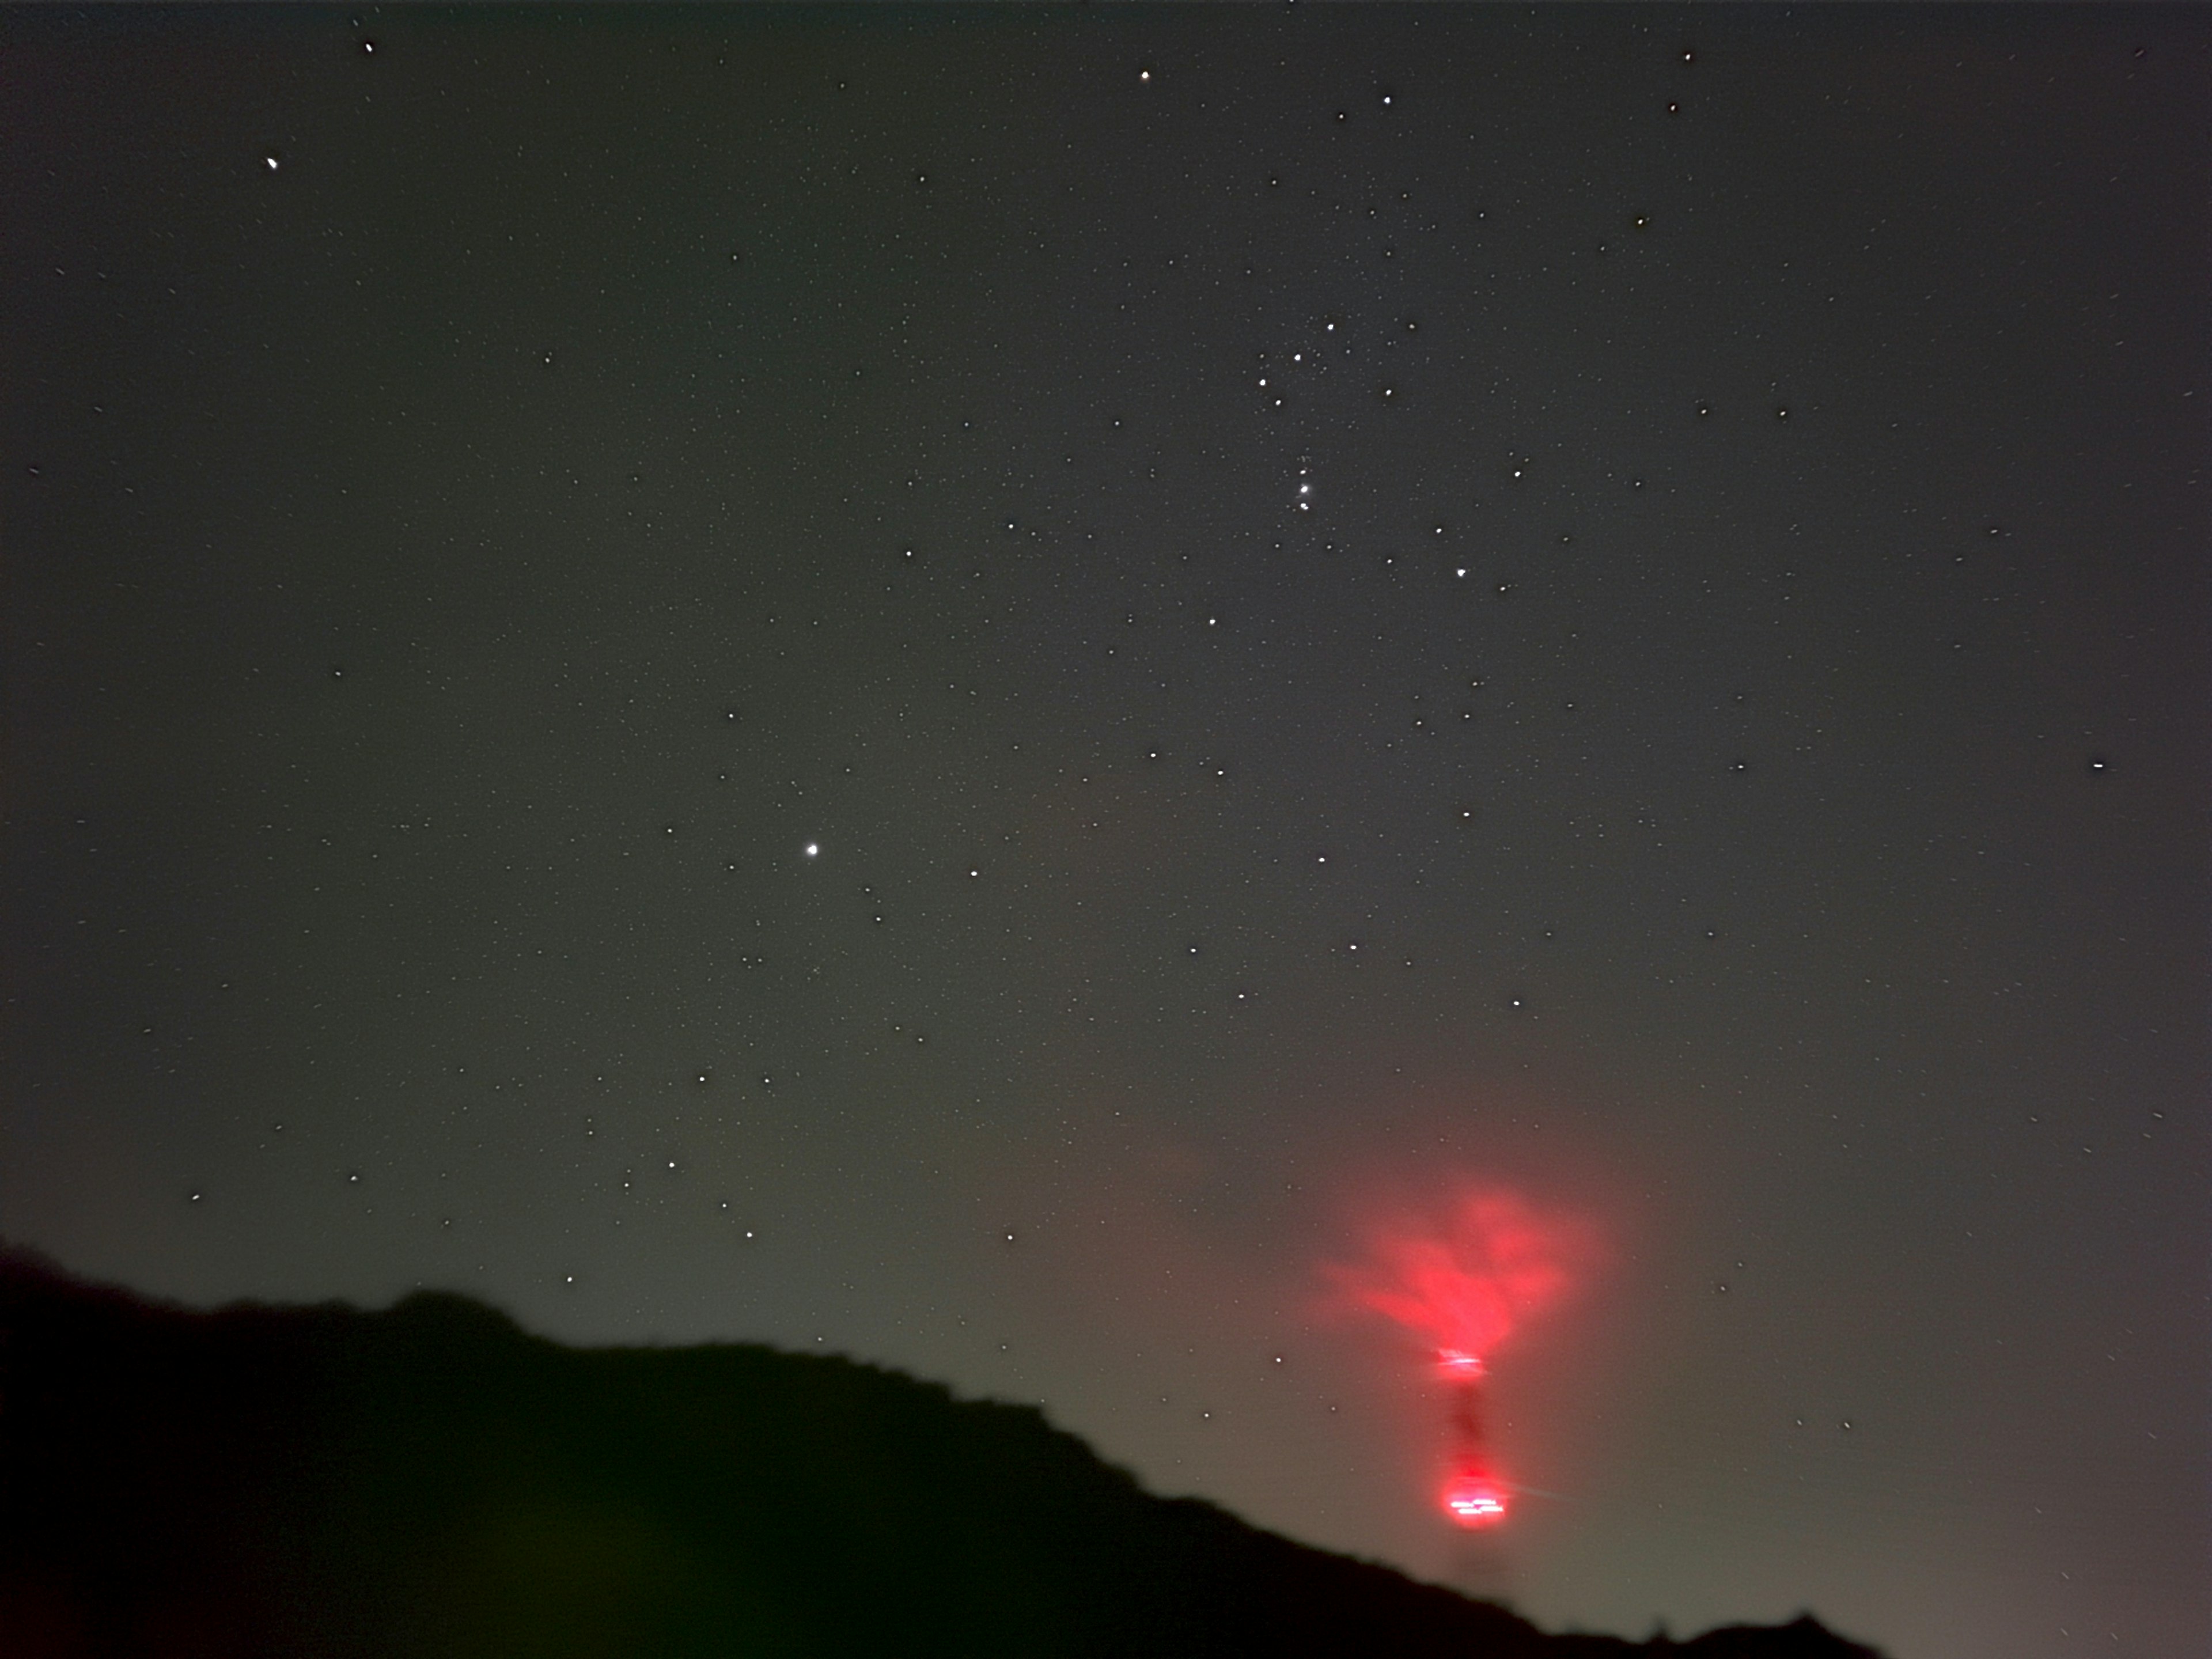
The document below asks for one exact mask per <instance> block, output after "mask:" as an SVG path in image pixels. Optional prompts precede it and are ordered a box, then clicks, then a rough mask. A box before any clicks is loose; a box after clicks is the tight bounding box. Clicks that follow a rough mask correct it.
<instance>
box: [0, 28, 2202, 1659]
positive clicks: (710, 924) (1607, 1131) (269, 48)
mask: <svg viewBox="0 0 2212 1659" xmlns="http://www.w3.org/2000/svg"><path fill="white" fill-rule="evenodd" d="M2208 41H2212V28H2208V25H2207V20H2206V18H2205V16H2204V15H2203V14H2202V13H2200V12H2191V11H2187V10H2184V9H2162V10H2157V11H2149V12H2134V11H2130V10H2125V9H2100V10H2097V11H2094V12H2090V11H2083V10H2069V9H2033V10H2008V9H1995V8H1980V9H1973V10H1972V11H1954V10H1945V9H1922V10H1912V11H1895V10H1890V9H1876V8H1850V9H1828V10H1814V11H1810V12H1805V11H1798V12H1792V13H1783V12H1778V11H1736V10H1731V11H1724V12H1718V11H1717V12H1705V11H1696V12H1690V13H1683V12H1679V11H1663V12H1662V11H1659V10H1656V9H1654V10H1613V9H1572V10H1553V11H1537V12H1534V13H1530V12H1526V11H1513V12H1508V11H1506V10H1504V9H1496V10H1474V11H1454V10H1449V9H1407V10H1399V9H1379V8H1378V9H1363V10H1335V11H1330V10H1320V11H1308V10H1307V9H1305V8H1304V7H1300V8H1297V9H1295V10H1284V11H1277V10H1257V9H1253V10H1236V11H1198V10H1182V11H1149V10H1114V11H1106V12H1094V11H1088V10H1085V11H1078V10H1073V9H1071V10H1060V11H1027V10H990V11H959V10H952V9H943V10H933V11H927V12H913V11H904V10H896V9H866V10H861V11H852V12H839V11H832V10H816V11H809V12H799V13H786V12H781V11H775V10H767V9H762V10H749V11H744V12H736V13H728V12H701V11H690V10H665V11H664V10H633V11H625V12H620V13H614V12H588V13H587V12H574V11H554V10H536V9H533V10H529V11H522V12H513V11H503V10H502V11H478V12H449V11H432V10H427V9H426V10H421V11H415V10H405V9H400V10H386V11H374V10H371V11H366V12H358V13H346V12H338V11H323V10H311V9H284V10H281V11H277V10H267V9H252V10H250V11H228V10H207V9H191V10H188V11H183V12H162V11H153V10H144V9H127V10H124V9H110V10H100V9H93V10H90V11H86V10H81V9H79V10H70V11H67V12H59V11H56V12H47V11H37V10H23V9H17V10H12V11H10V12H9V14H8V15H7V16H6V17H5V18H4V19H0V77H4V85H5V94H4V100H5V104H6V106H7V107H8V108H9V110H10V112H11V118H10V120H9V131H8V134H7V137H6V141H5V145H4V150H3V151H0V155H4V163H3V164H0V165H4V173H0V190H4V200H0V221H3V222H4V224H5V226H6V229H5V231H4V233H0V251H4V261H5V264H4V286H3V287H0V303H4V306H5V319H6V320H5V325H4V327H0V340H4V347H0V349H4V352H5V362H4V364H0V372H3V373H4V383H5V386H6V392H5V395H4V398H0V416H4V422H5V429H4V440H3V441H4V447H5V452H6V460H7V465H6V467H5V476H4V479H3V480H0V511H4V515H5V518H4V524H5V531H6V543H7V548H8V559H7V562H6V578H5V580H6V617H5V629H6V633H5V641H6V652H7V694H6V695H7V702H6V711H7V720H6V741H7V749H6V772H7V802H6V806H7V820H6V832H5V834H6V839H5V860H6V866H5V867H6V878H7V879H6V884H5V888H6V894H7V900H8V905H9V909H8V913H7V919H6V924H5V930H4V951H5V964H6V969H7V981H8V982H7V985H6V990H5V994H6V997H7V1003H6V1018H7V1034H8V1045H9V1060H8V1065H7V1069H6V1081H5V1096H4V1102H0V1232H4V1233H5V1234H6V1235H7V1236H8V1237H11V1238H14V1239H15V1240H18V1241H22V1242H27V1243H32V1244H35V1245H37V1246H39V1247H40V1248H41V1249H46V1250H47V1251H49V1252H51V1253H52V1254H53V1255H56V1256H57V1257H58V1258H59V1259H60V1260H61V1261H64V1263H66V1264H67V1265H69V1266H70V1267H74V1268H76V1269H78V1270H80V1271H82V1272H84V1273H90V1274H94V1275H99V1276H103V1277H110V1278H114V1279H120V1280H123V1281H125V1282H128V1283H130V1284H132V1285H138V1286H141V1287H143V1288H145V1289H147V1290H149V1291H155V1292H159V1293H161V1294H165V1295H171V1296H177V1297H185V1298H188V1299H191V1300H194V1301H197V1302H215V1301H218V1300H222V1299H224V1298H228V1297H238V1296H255V1297H284V1298H294V1297H331V1296H343V1297H350V1298H356V1299H359V1300H362V1301H365V1302H369V1303H382V1302H385V1301H388V1300H389V1299H391V1298H392V1297H396V1296H398V1295H400V1294H403V1293H404V1292H405V1291H407V1290H408V1289H409V1288H410V1287H411V1286H414V1285H446V1286H454V1287H459V1288H462V1289H465V1290H468V1291H472V1292H474V1293H477V1294H479V1295H482V1296H483V1297H486V1298H488V1299H489V1300H491V1301H493V1302H495V1303H496V1304H499V1305H501V1306H502V1307H505V1308H507V1309H508V1310H512V1311H513V1313H515V1314H516V1316H518V1317H520V1318H521V1319H522V1320H523V1321H525V1322H526V1323H528V1324H529V1325H531V1326H532V1327H533V1328H538V1329H541V1330H544V1331H548V1332H551V1333H554V1334H559V1335H562V1336H564V1337H568V1338H572V1339H578V1340H701V1339H709V1338H744V1339H757V1340H769V1341H773V1342H775V1343H778V1344H781V1345H784V1346H791V1347H796V1348H805V1349H806V1350H809V1351H824V1352H848V1353H852V1354H855V1355H859V1356H862V1357H866V1358H872V1359H877V1360H880V1361H883V1362H884V1363H888V1364H895V1365H898V1366H901V1367H904V1368H908V1369H910V1370H915V1371H916V1372H919V1373H921V1374H922V1375H925V1376H933V1377H937V1378H941V1379H944V1380H946V1381H948V1382H951V1383H953V1384H954V1385H955V1386H957V1387H958V1388H959V1389H963V1390H965V1391H968V1392H970V1393H975V1394H987V1395H996V1396H999V1397H1003V1398H1010V1399H1018V1400H1030V1401H1042V1402H1043V1403H1044V1405H1045V1407H1046V1408H1047V1410H1048V1413H1050V1414H1051V1416H1052V1417H1053V1419H1054V1420H1055V1421H1057V1422H1060V1423H1061V1424H1064V1425H1066V1426H1068V1427H1070V1428H1072V1429H1074V1430H1076V1431H1079V1432H1080V1433H1082V1434H1084V1435H1085V1436H1086V1437H1089V1438H1091V1440H1092V1442H1093V1443H1095V1444H1096V1445H1097V1447H1098V1448H1099V1449H1101V1450H1102V1452H1103V1454H1104V1455H1107V1456H1109V1458H1112V1459H1115V1460H1116V1461H1118V1462H1124V1463H1126V1464H1127V1465H1128V1466H1130V1467H1132V1468H1134V1469H1136V1470H1137V1471H1139V1473H1140V1474H1142V1475H1143V1477H1144V1478H1145V1479H1146V1480H1148V1481H1149V1482H1150V1483H1152V1485H1153V1486H1156V1487H1157V1488H1158V1489H1161V1490H1164V1491H1171V1492H1198V1493H1201V1494H1204V1495H1206V1496H1208V1497H1211V1498H1217V1499H1218V1500H1220V1501H1222V1502H1224V1503H1225V1504H1230V1505H1231V1506H1232V1507H1233V1508H1235V1509H1236V1510H1238V1511H1239V1512H1240V1513H1242V1514H1243V1515H1245V1516H1249V1517H1250V1518H1251V1519H1253V1520H1255V1521H1257V1522H1261V1523H1263V1524H1266V1525H1268V1526H1273V1527H1277V1528H1282V1529H1284V1530H1286V1531H1288V1532H1290V1533H1291V1534H1295V1535H1297V1536H1298V1537H1301V1538H1304V1539H1309V1540H1311V1541H1317V1542H1320V1543H1322V1544H1326V1545H1328V1546H1331V1547H1339V1548H1344V1549H1348V1550H1352V1551H1355V1552H1358V1553H1364V1554H1369V1555H1373V1556H1378V1557H1381V1558H1383V1559H1389V1560H1392V1561H1395V1562H1397V1563H1400V1564H1401V1565H1404V1566H1406V1567H1407V1568H1408V1569H1409V1570H1411V1571H1415V1572H1417V1573H1420V1574H1422V1575H1424V1576H1428V1577H1438V1578H1443V1579H1445V1580H1447V1581H1451V1582H1462V1583H1474V1587H1476V1588H1484V1589H1492V1590H1502V1591H1503V1593H1505V1594H1509V1595H1511V1596H1512V1597H1513V1598H1514V1599H1515V1600H1516V1602H1517V1603H1518V1604H1519V1605H1520V1606H1522V1607H1523V1608H1524V1609H1525V1610H1527V1611H1528V1612H1529V1613H1531V1614H1532V1615H1533V1616H1535V1617H1537V1618H1539V1619H1540V1620H1545V1621H1547V1622H1548V1623H1551V1624H1554V1625H1576V1626H1582V1627H1584V1628H1599V1629H1613V1630H1619V1631H1622V1632H1628V1633H1631V1634H1638V1635H1640V1634H1642V1633H1644V1632H1645V1631H1646V1630H1648V1629H1649V1628H1650V1626H1651V1624H1652V1622H1653V1621H1654V1620H1657V1619H1664V1620H1668V1621H1669V1622H1670V1623H1671V1624H1672V1626H1674V1628H1675V1629H1676V1630H1677V1631H1685V1630H1688V1629H1694V1628H1701V1627H1703V1626H1705V1625H1706V1624H1710V1623H1713V1622H1719V1621H1723V1620H1731V1619H1739V1618H1742V1619H1773V1618H1780V1617H1787V1616H1790V1615H1791V1614H1793V1613H1796V1611H1797V1610H1798V1609H1799V1608H1800V1607H1806V1606H1810V1607H1813V1608H1814V1609H1815V1610H1816V1611H1818V1612H1819V1613H1820V1614H1821V1615H1822V1616H1823V1617H1824V1618H1826V1619H1827V1620H1830V1621H1831V1622H1832V1623H1834V1624H1836V1625H1838V1626H1839V1627H1841V1628H1843V1629H1844V1630H1846V1631H1848V1632H1851V1633H1853V1634H1856V1635H1857V1636H1859V1637H1861V1638H1865V1639H1870V1640H1875V1641H1878V1642H1881V1643H1883V1644H1888V1645H1890V1646H1891V1647H1893V1650H1894V1651H1895V1652H1896V1653H1897V1654H1898V1655H1899V1656H1900V1659H1984V1656H1988V1659H1995V1656H1999V1655H2003V1656H2008V1659H2018V1656H2046V1655H2051V1656H2055V1655H2063V1654H2069V1653H2087V1652H2094V1653H2099V1654H2105V1653H2123V1654H2140V1655H2153V1656H2162V1655H2172V1654H2177V1653H2181V1652H2185V1651H2195V1650H2200V1649H2201V1647H2202V1645H2203V1640H2204V1638H2205V1635H2206V1632H2207V1627H2208V1623H2212V1612H2208V1609H2212V1594H2208V1583H2207V1577H2208V1575H2207V1571H2206V1568H2205V1565H2204V1563H2205V1561H2206V1559H2208V1558H2207V1550H2206V1546H2207V1542H2208V1539H2207V1528H2206V1520H2205V1504H2204V1498H2205V1493H2206V1491H2207V1477H2208V1446H2207V1438H2208V1437H2207V1426H2206V1421H2205V1415H2204V1413H2203V1401H2204V1398H2205V1392H2204V1391H2205V1385H2206V1383H2207V1381H2208V1368H2207V1344H2206V1340H2205V1337H2206V1328H2207V1314H2208V1304H2207V1288H2208V1275H2207V1271H2206V1266H2207V1251H2206V1242H2207V1237H2208V1232H2207V1228H2206V1225H2205V1224H2206V1220H2207V1215H2206V1208H2207V1206H2206V1193H2207V1186H2206V1176H2207V1174H2208V1169H2207V1162H2208V1160H2207V1158H2206V1152H2207V1141H2206V1133H2205V1129H2206V1124H2205V1119H2204V1107H2205V1092H2206V1091H2205V1086H2204V1085H2205V1081H2206V1077H2207V1058H2208V1057H2207V1053H2206V1041H2205V1037H2206V1031H2207V1029H2208V1028H2207V1024H2206V1020H2205V1014H2206V1006H2205V1005H2206V996H2205V992H2206V988H2207V987H2206V972H2205V969H2206V953H2205V941H2206V939H2207V932H2206V924H2207V921H2208V912H2207V902H2206V901H2207V882H2206V873H2207V872H2206V857H2205V849H2206V845H2207V842H2206V831H2207V827H2208V826H2207V814H2206V811H2205V805H2206V802H2205V792H2204V787H2203V784H2204V779H2205V776H2206V763H2207V760H2208V755H2207V737H2208V730H2207V717H2206V709H2207V702H2206V695H2205V694H2206V690H2207V687H2206V684H2205V673H2204V667H2205V656H2204V647H2205V644H2206V641H2205V637H2204V635H2205V629H2204V620H2205V617H2206V614H2207V612H2206V608H2205V600H2206V598H2207V594H2206V592H2205V581H2204V574H2203V572H2204V567H2203V549H2204V546H2205V531H2206V527H2207V526H2206V522H2205V513H2204V509H2203V496H2202V488H2201V484H2200V477H2201V471H2202V463H2203V459H2204V456H2205V453H2206V447H2207V446H2206V442H2205V439H2206V431H2205V425H2204V420H2203V414H2204V408H2205V404H2206V402H2207V401H2208V398H2212V392H2207V391H2206V389H2205V382H2204V380H2203V363H2204V361H2205V348H2206V344H2207V341H2206V338H2205V333H2206V330H2205V317H2204V310H2203V295H2204V293H2205V292H2206V291H2207V289H2206V277H2207V274H2208V273H2207V270H2206V264H2207V260H2206V258H2205V250H2206V246H2207V240H2206V233H2207V229H2208V214H2207V209H2206V204H2207V201H2208V200H2212V191H2208V183H2212V179H2208V173H2212V169H2208V167H2207V165H2206V163H2207V159H2208V156H2207V142H2206V137H2205V130H2204V126H2203V119H2202V116H2203V87H2204V86H2206V85H2208V84H2212V63H2208V58H2212V52H2208ZM1471 1176H1480V1177H1483V1178H1487V1179H1491V1180H1494V1181H1506V1182H1512V1183H1514V1184H1516V1186H1518V1187H1519V1188H1521V1189H1522V1190H1523V1191H1525V1192H1527V1193H1528V1194H1530V1195H1531V1196H1532V1197H1533V1198H1534V1199H1536V1200H1540V1201H1542V1202H1544V1203H1547V1204H1554V1205H1559V1206H1566V1207H1571V1208H1577V1209H1580V1210H1582V1211H1583V1212H1586V1213H1588V1214H1590V1215H1592V1216H1594V1217H1595V1218H1598V1220H1599V1221H1600V1223H1601V1225H1602V1226H1603V1227H1604V1228H1605V1230H1606V1232H1607V1237H1608V1238H1609V1239H1610V1240H1611V1249H1610V1255H1609V1260H1608V1262H1607V1266H1606V1267H1605V1268H1604V1269H1603V1270H1602V1271H1601V1272H1600V1273H1597V1274H1596V1275H1595V1277H1594V1278H1593V1279H1592V1281H1591V1282H1590V1283H1589V1285H1586V1286H1584V1287H1583V1292H1582V1294H1581V1295H1579V1296H1578V1297H1577V1298H1576V1299H1575V1300H1574V1301H1573V1302H1572V1303H1571V1304H1570V1305H1569V1306H1568V1307H1567V1308H1566V1309H1565V1310H1564V1311H1563V1312H1561V1313H1560V1314H1559V1316H1557V1317H1554V1318H1552V1319H1550V1320H1548V1321H1547V1322H1545V1323H1544V1324H1543V1326H1542V1327H1541V1329H1538V1330H1535V1331H1532V1332H1531V1333H1530V1334H1528V1338H1527V1340H1526V1341H1525V1342H1524V1343H1523V1344H1522V1346H1520V1347H1518V1348H1517V1349H1516V1350H1515V1351H1514V1352H1512V1353H1511V1354H1510V1356H1508V1357H1506V1358H1502V1359H1501V1361H1500V1363H1499V1364H1498V1367H1497V1376H1496V1381H1495V1384H1494V1389H1495V1398H1494V1401H1493V1410H1494V1413H1495V1415H1496V1418H1497V1438H1498V1449H1499V1455H1500V1456H1501V1458H1502V1459H1503V1460H1504V1463H1505V1464H1506V1466H1507V1467H1508V1468H1509V1469H1510V1472H1511V1473H1512V1474H1515V1475H1516V1477H1517V1478H1519V1479H1520V1480H1522V1481H1524V1482H1525V1483H1527V1484H1528V1485H1530V1486H1535V1487H1539V1488H1541V1489H1542V1490H1543V1491H1545V1492H1548V1493H1553V1494H1556V1496H1555V1497H1551V1498H1534V1497H1531V1498H1527V1499H1525V1500H1524V1501H1523V1502H1522V1504H1521V1507H1520V1510H1519V1511H1518V1516H1517V1518H1516V1521H1515V1522H1513V1524H1512V1528H1511V1529H1510V1534H1509V1535H1508V1537H1507V1539H1506V1541H1504V1543H1502V1544H1501V1545H1500V1546H1499V1551H1500V1552H1501V1553H1497V1554H1494V1555H1492V1557H1491V1558H1489V1559H1487V1560H1486V1561H1485V1562H1481V1563H1474V1564H1470V1562H1469V1560H1468V1558H1467V1557H1466V1556H1465V1555H1464V1553H1461V1552H1459V1551H1458V1549H1457V1547H1456V1546H1455V1544H1454V1542H1453V1541H1452V1539H1451V1538H1450V1537H1449V1536H1448V1535H1447V1531H1446V1529H1445V1528H1443V1526H1442V1525H1441V1524H1440V1522H1439V1521H1438V1519H1437V1516H1436V1515H1435V1513H1434V1510H1433V1507H1432V1504H1431V1498H1430V1496H1429V1486H1430V1481H1431V1474H1432V1471H1433V1469H1434V1468H1435V1467H1436V1460H1437V1453H1438V1450H1439V1447H1440V1437H1441V1428H1440V1422H1439V1419H1438V1418H1437V1414H1436V1410H1435V1401H1433V1400H1432V1399H1431V1398H1430V1397H1429V1395H1427V1393H1426V1392H1425V1390H1426V1388H1427V1385H1426V1384H1425V1383H1424V1382H1423V1381H1422V1379H1421V1376H1420V1370H1419V1365H1418V1364H1416V1363H1415V1360H1414V1357H1413V1356H1412V1355H1411V1354H1410V1352H1409V1351H1407V1349H1406V1348H1404V1347H1403V1346H1400V1345H1398V1344H1397V1343H1395V1341H1394V1340H1393V1339H1391V1338H1390V1337H1389V1334H1387V1333H1384V1332H1381V1331H1376V1330H1371V1329H1365V1328H1359V1327H1358V1326H1357V1325H1353V1324H1347V1323H1346V1322H1341V1321H1332V1320H1331V1319H1328V1318H1326V1317H1324V1316H1322V1313H1321V1312H1320V1311H1319V1310H1317V1307H1316V1295H1315V1292H1316V1274H1317V1271H1318V1267H1319V1264H1321V1263H1322V1262H1323V1261H1327V1260H1328V1259H1331V1257H1332V1255H1335V1254H1340V1253H1341V1251H1342V1249H1344V1248H1345V1240H1346V1237H1348V1236H1349V1234H1348V1231H1347V1230H1348V1228H1349V1227H1350V1226H1351V1225H1352V1221H1353V1220H1354V1219H1356V1218H1357V1216H1358V1214H1359V1213H1361V1206H1363V1205H1369V1206H1371V1205H1373V1204H1376V1203H1380V1202H1385V1201H1399V1200H1403V1201H1407V1202H1418V1201H1424V1200H1433V1199H1434V1198H1435V1197H1436V1195H1437V1194H1438V1193H1440V1192H1442V1191H1444V1190H1446V1189H1447V1188H1448V1187H1449V1182H1451V1181H1453V1180H1455V1179H1457V1178H1461V1177H1471Z"/></svg>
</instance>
